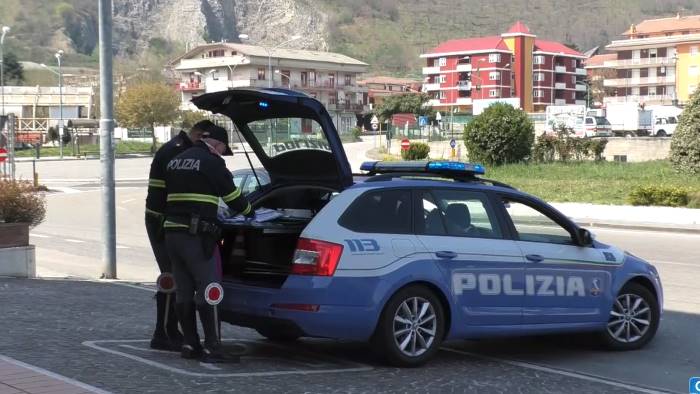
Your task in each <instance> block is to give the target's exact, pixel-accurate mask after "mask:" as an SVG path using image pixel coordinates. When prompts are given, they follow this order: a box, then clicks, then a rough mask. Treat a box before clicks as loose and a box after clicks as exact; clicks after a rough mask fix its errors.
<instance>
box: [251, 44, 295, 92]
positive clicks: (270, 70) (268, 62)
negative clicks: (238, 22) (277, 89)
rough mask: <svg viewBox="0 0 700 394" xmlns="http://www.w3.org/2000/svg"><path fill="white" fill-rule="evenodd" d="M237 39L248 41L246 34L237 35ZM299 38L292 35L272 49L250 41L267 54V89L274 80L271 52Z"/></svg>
mask: <svg viewBox="0 0 700 394" xmlns="http://www.w3.org/2000/svg"><path fill="white" fill-rule="evenodd" d="M238 38H240V39H241V41H244V40H250V36H248V35H247V34H239V35H238ZM300 38H301V36H300V35H294V36H292V37H291V38H290V39H289V40H287V41H284V42H281V43H279V44H277V45H275V46H273V47H268V46H266V45H263V44H261V43H259V42H254V41H251V43H253V44H255V45H257V46H259V47H261V48H263V49H264V50H265V51H266V52H267V73H268V75H269V76H270V79H269V81H268V83H267V87H268V88H271V87H272V80H273V79H274V76H273V74H272V52H273V51H274V50H275V49H277V48H279V47H281V46H282V45H285V44H289V43H290V42H292V41H296V40H298V39H300Z"/></svg>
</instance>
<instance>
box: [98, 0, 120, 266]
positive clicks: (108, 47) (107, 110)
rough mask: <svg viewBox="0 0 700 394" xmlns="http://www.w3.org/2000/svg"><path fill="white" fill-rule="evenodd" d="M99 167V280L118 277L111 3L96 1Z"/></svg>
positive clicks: (104, 0)
mask: <svg viewBox="0 0 700 394" xmlns="http://www.w3.org/2000/svg"><path fill="white" fill-rule="evenodd" d="M99 1H100V3H99V31H100V165H101V183H102V264H103V268H102V278H103V279H116V278H117V223H116V209H115V196H114V147H113V146H112V135H113V134H114V119H113V118H114V116H113V98H114V96H113V88H114V87H113V76H112V0H99Z"/></svg>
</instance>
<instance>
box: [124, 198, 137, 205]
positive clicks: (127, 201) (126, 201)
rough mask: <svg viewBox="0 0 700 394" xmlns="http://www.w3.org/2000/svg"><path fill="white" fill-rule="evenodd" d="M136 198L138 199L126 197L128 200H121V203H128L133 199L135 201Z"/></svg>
mask: <svg viewBox="0 0 700 394" xmlns="http://www.w3.org/2000/svg"><path fill="white" fill-rule="evenodd" d="M136 200H139V199H138V198H130V199H128V200H124V201H122V204H128V203H130V202H133V201H136Z"/></svg>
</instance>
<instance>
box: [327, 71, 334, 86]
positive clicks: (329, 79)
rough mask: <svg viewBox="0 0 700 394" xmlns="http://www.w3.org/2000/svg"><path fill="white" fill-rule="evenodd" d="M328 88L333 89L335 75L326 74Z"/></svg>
mask: <svg viewBox="0 0 700 394" xmlns="http://www.w3.org/2000/svg"><path fill="white" fill-rule="evenodd" d="M328 86H330V87H332V88H333V87H335V74H328Z"/></svg>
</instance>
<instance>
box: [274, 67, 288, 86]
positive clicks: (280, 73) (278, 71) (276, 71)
mask: <svg viewBox="0 0 700 394" xmlns="http://www.w3.org/2000/svg"><path fill="white" fill-rule="evenodd" d="M275 74H278V75H279V76H280V84H282V85H284V82H283V80H282V78H287V81H288V82H289V85H287V87H289V86H290V85H291V84H292V78H291V77H290V76H289V75H284V74H282V72H281V71H280V70H275Z"/></svg>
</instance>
